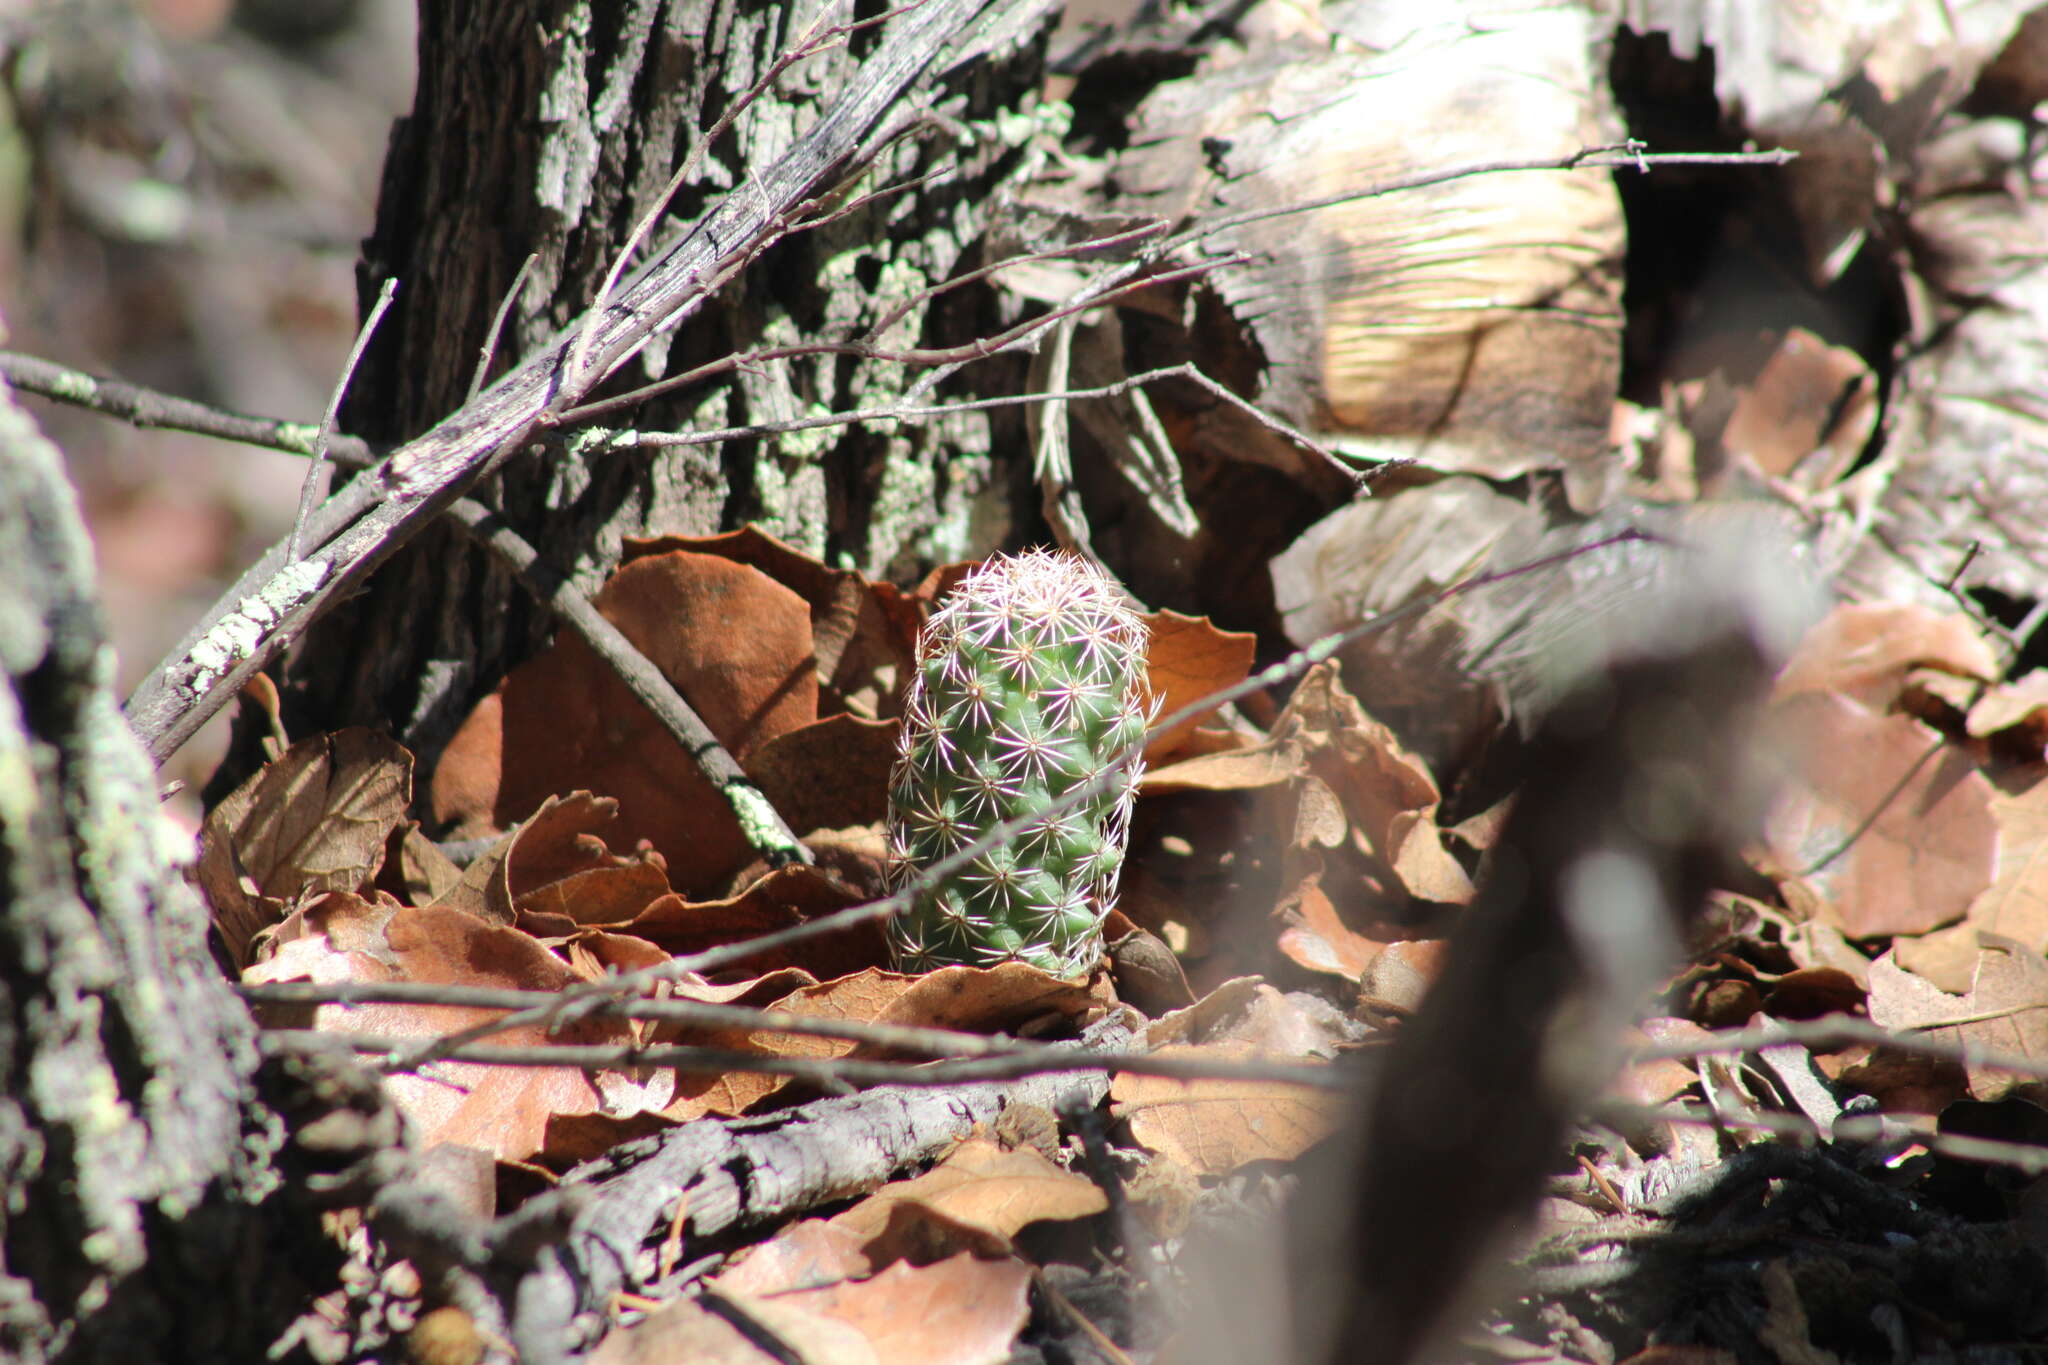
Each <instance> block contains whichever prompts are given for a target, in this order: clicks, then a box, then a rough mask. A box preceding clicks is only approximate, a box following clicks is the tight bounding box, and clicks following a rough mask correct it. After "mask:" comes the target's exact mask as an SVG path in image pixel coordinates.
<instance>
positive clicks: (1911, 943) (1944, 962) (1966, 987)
mask: <svg viewBox="0 0 2048 1365" xmlns="http://www.w3.org/2000/svg"><path fill="white" fill-rule="evenodd" d="M1977 953H1978V948H1977V926H1976V925H1974V924H1970V923H1968V922H1965V923H1962V924H1951V925H1949V926H1948V928H1946V929H1936V930H1935V931H1934V932H1933V933H1931V934H1911V935H1901V936H1900V937H1899V938H1898V940H1897V941H1896V942H1894V943H1893V944H1892V961H1893V962H1894V963H1895V964H1897V965H1898V966H1900V967H1903V968H1905V969H1906V970H1907V971H1909V972H1911V973H1912V974H1913V975H1915V976H1917V977H1920V978H1921V979H1922V980H1924V981H1927V982H1928V983H1930V984H1931V985H1933V986H1935V987H1936V988H1937V989H1939V990H1942V991H1946V992H1947V993H1948V994H1950V995H1968V994H1969V993H1970V986H1971V984H1972V983H1974V982H1975V981H1976V979H1977Z"/></svg>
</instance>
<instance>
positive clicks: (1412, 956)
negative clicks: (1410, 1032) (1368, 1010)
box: [1358, 938, 1450, 1014]
mask: <svg viewBox="0 0 2048 1365" xmlns="http://www.w3.org/2000/svg"><path fill="white" fill-rule="evenodd" d="M1449 951H1450V944H1449V943H1448V942H1447V941H1446V940H1444V939H1440V938H1414V939H1401V940H1398V941H1396V942H1393V943H1389V944H1388V945H1387V946H1386V947H1385V948H1384V949H1383V950H1381V952H1380V954H1379V956H1378V957H1375V958H1374V959H1373V960H1372V966H1371V967H1370V968H1368V969H1367V970H1366V973H1365V975H1364V976H1363V977H1361V978H1360V979H1359V982H1358V988H1359V989H1358V993H1359V995H1360V997H1361V998H1363V999H1366V1000H1370V1001H1373V1002H1374V1003H1375V1004H1378V1005H1380V1006H1382V1007H1384V1006H1389V1005H1391V1006H1393V1007H1394V1008H1395V1009H1398V1010H1402V1011H1405V1012H1407V1013H1409V1014H1413V1013H1414V1012H1415V1011H1416V1010H1418V1009H1420V1008H1421V1007H1422V1000H1423V997H1424V996H1426V995H1428V994H1429V988H1430V987H1431V986H1432V985H1434V984H1436V979H1437V977H1439V976H1441V975H1442V974H1443V970H1444V962H1445V959H1446V958H1447V957H1448V956H1449Z"/></svg>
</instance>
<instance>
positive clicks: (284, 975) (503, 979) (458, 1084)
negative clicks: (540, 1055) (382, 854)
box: [242, 892, 665, 1161]
mask: <svg viewBox="0 0 2048 1365" xmlns="http://www.w3.org/2000/svg"><path fill="white" fill-rule="evenodd" d="M293 921H296V923H294V922H292V921H288V922H287V924H286V925H285V926H283V927H282V928H281V930H280V934H279V940H280V941H279V943H278V946H277V949H276V952H275V953H274V955H273V956H271V957H270V958H269V959H268V960H266V961H263V962H259V963H257V964H255V965H254V966H252V967H250V968H249V970H247V971H246V972H244V973H243V976H242V979H243V980H244V981H245V982H248V983H251V984H256V983H262V982H273V981H299V980H311V981H315V982H319V983H323V984H325V983H332V982H342V981H373V982H391V981H412V982H427V983H434V984H444V985H474V986H502V987H510V988H512V989H516V990H538V991H559V990H561V989H563V988H564V987H566V986H570V985H573V984H576V983H577V982H578V979H579V978H578V976H577V974H576V973H575V971H574V970H573V969H572V968H571V967H570V966H569V964H567V963H566V962H564V961H562V959H560V958H558V957H556V956H555V955H554V954H552V953H550V952H548V951H547V949H545V948H544V947H542V946H541V945H540V944H539V943H538V942H537V941H535V940H534V939H533V938H532V937H531V936H530V935H527V934H524V933H521V932H520V931H519V930H517V929H511V928H507V927H504V926H499V925H492V924H487V923H485V922H484V921H483V920H480V919H478V918H477V917H475V916H474V915H468V914H465V913H463V912H462V911H459V910H452V909H447V908H445V907H427V908H424V909H418V908H414V907H411V906H400V905H398V904H396V903H395V902H386V903H374V902H369V901H365V900H363V899H362V898H361V897H358V896H354V895H351V894H349V893H346V892H330V893H328V894H327V895H326V896H323V897H321V898H320V899H319V900H318V901H315V902H313V903H311V904H309V905H307V906H306V907H305V908H304V909H302V910H301V911H298V912H296V913H295V914H294V916H293ZM287 934H288V935H289V936H287ZM505 1013H506V1011H504V1010H495V1009H476V1008H471V1007H467V1006H452V1005H402V1004H374V1005H320V1006H317V1007H316V1008H315V1011H314V1015H313V1018H312V1020H311V1021H310V1026H311V1027H314V1028H318V1029H323V1030H328V1031H338V1032H346V1033H357V1034H370V1035H373V1036H376V1037H384V1038H397V1039H405V1040H408V1041H415V1042H419V1043H427V1042H430V1041H432V1040H434V1039H436V1038H440V1037H444V1036H446V1035H447V1034H449V1033H452V1032H455V1031H457V1030H459V1029H464V1028H468V1027H470V1026H471V1025H473V1024H479V1023H484V1022H487V1021H490V1020H494V1019H498V1018H501V1017H503V1015H504V1014H505ZM490 1041H491V1042H493V1043H495V1044H500V1045H504V1046H511V1047H521V1046H526V1047H536V1046H538V1047H544V1046H548V1045H550V1044H554V1043H583V1044H593V1043H594V1044H625V1043H629V1042H631V1041H632V1030H631V1026H630V1023H629V1021H627V1020H622V1019H603V1018H591V1019H583V1020H579V1021H576V1022H574V1023H571V1024H567V1025H564V1026H563V1027H561V1028H559V1029H556V1030H552V1031H550V1030H549V1029H547V1028H545V1027H540V1026H534V1025H528V1026H526V1027H523V1028H516V1029H509V1030H506V1031H505V1032H503V1033H499V1034H496V1035H494V1036H493V1037H492V1038H491V1040H490ZM384 1083H385V1085H386V1087H387V1088H388V1089H389V1090H390V1092H391V1095H392V1098H393V1100H394V1101H395V1102H396V1103H397V1105H398V1107H399V1109H400V1110H401V1111H403V1112H404V1114H405V1115H406V1117H407V1119H408V1120H410V1121H411V1122H412V1123H413V1124H414V1125H416V1127H417V1129H418V1131H419V1133H420V1140H421V1144H422V1145H423V1146H432V1145H433V1144H435V1143H439V1142H455V1143H461V1144H463V1145H465V1146H470V1147H476V1148H479V1149H481V1150H483V1151H487V1152H490V1153H491V1154H492V1155H493V1156H495V1157H498V1158H499V1159H501V1160H512V1161H521V1160H528V1159H532V1158H534V1157H538V1156H542V1155H547V1154H548V1153H547V1151H546V1145H547V1136H548V1122H549V1120H550V1119H551V1118H553V1117H555V1116H557V1115H570V1114H588V1113H595V1112H599V1111H601V1110H603V1109H605V1108H607V1107H608V1102H607V1100H606V1097H605V1095H604V1093H603V1092H602V1091H601V1090H600V1089H599V1086H598V1084H597V1083H596V1080H595V1079H594V1078H593V1077H591V1076H590V1075H588V1074H586V1073H585V1071H584V1070H583V1069H582V1068H581V1067H494V1066H484V1065H479V1064H476V1063H470V1062H446V1061H444V1062H435V1063H432V1064H430V1065H429V1066H427V1067H423V1068H421V1070H420V1072H419V1073H418V1074H399V1075H394V1076H390V1077H387V1078H386V1080H385V1082H384ZM664 1098H665V1096H664Z"/></svg>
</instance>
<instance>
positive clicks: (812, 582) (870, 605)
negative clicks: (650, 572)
mask: <svg viewBox="0 0 2048 1365" xmlns="http://www.w3.org/2000/svg"><path fill="white" fill-rule="evenodd" d="M672 550H690V551H695V552H698V553H700V554H708V555H718V556H720V557H721V558H725V559H730V560H732V561H733V562H735V563H738V564H748V565H752V566H753V567H754V568H756V569H759V570H760V571H761V572H762V573H765V574H767V575H768V576H769V577H770V578H772V579H774V580H775V581H776V582H778V583H780V584H782V586H784V587H785V588H788V589H790V590H791V591H792V592H794V593H796V594H797V596H799V597H801V598H803V599H804V601H805V602H806V603H808V604H809V606H810V611H811V638H812V642H813V644H814V645H815V646H816V657H817V673H818V683H819V686H820V687H821V688H823V689H825V691H826V693H827V694H828V695H829V696H830V697H831V698H832V700H833V701H835V702H836V703H837V705H838V707H843V708H844V709H846V710H848V711H851V712H852V713H853V714H855V715H857V716H863V717H867V718H870V719H872V718H874V717H878V716H887V715H893V714H895V707H896V704H897V702H898V701H900V694H901V692H902V688H903V681H904V679H906V678H907V677H908V676H909V673H910V669H911V667H912V665H913V664H914V663H915V661H916V658H917V634H918V630H919V629H920V628H921V627H922V626H923V624H924V620H925V617H926V615H927V614H928V612H929V606H930V604H929V603H928V602H925V601H921V600H918V599H917V598H916V597H914V596H906V595H905V594H904V593H902V592H900V591H898V590H897V588H896V586H895V585H894V584H893V583H871V582H869V581H868V580H867V579H866V578H864V577H862V576H861V575H860V574H858V573H855V572H853V571H852V570H850V569H834V568H830V567H828V566H826V565H825V564H823V563H820V562H819V561H818V560H815V559H813V558H811V557H810V556H809V555H807V554H804V553H803V552H802V551H800V550H797V549H794V548H792V547H791V546H788V545H785V544H783V543H782V542H781V541H779V540H777V539H775V538H774V537H773V536H771V535H768V534H766V533H765V532H763V531H761V530H760V529H758V528H756V527H753V526H743V527H741V528H740V529H739V530H737V531H731V532H728V533H726V534H724V535H717V536H703V537H695V536H662V537H659V538H656V539H650V540H636V539H631V538H629V539H628V540H627V541H626V543H625V550H624V554H623V560H624V561H625V562H628V563H630V562H631V561H633V560H636V559H642V558H645V557H647V556H650V555H660V554H667V553H669V552H670V551H672ZM828 709H833V708H828Z"/></svg>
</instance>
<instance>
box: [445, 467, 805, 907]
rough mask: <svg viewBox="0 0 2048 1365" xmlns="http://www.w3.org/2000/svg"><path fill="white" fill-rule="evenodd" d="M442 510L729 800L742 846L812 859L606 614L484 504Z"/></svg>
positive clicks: (784, 861)
mask: <svg viewBox="0 0 2048 1365" xmlns="http://www.w3.org/2000/svg"><path fill="white" fill-rule="evenodd" d="M448 515H449V516H450V517H452V518H453V519H454V520H455V521H456V522H457V523H459V524H460V525H461V526H462V527H463V528H464V529H465V530H467V531H468V532H469V533H470V535H471V536H473V537H474V538H475V539H476V540H477V542H478V543H479V544H482V545H484V546H486V547H488V548H489V549H490V551H491V553H493V554H495V555H497V556H498V557H499V558H500V559H502V560H503V561H504V562H505V563H506V564H507V565H509V566H510V567H511V569H512V572H513V573H514V574H516V575H517V576H518V578H519V582H520V585H521V586H523V587H524V588H525V589H526V590H527V591H528V592H530V593H532V594H533V595H534V597H535V599H536V600H538V601H539V602H541V603H542V604H543V605H545V606H546V607H547V608H548V609H549V610H551V611H553V612H554V613H555V614H556V615H557V616H559V617H560V618H561V619H562V621H563V623H564V624H565V625H567V626H568V627H569V628H570V629H571V630H573V631H575V632H576V634H577V635H579V636H581V637H582V639H583V641H584V643H586V644H588V645H589V646H590V648H591V649H592V650H593V651H594V652H595V653H596V654H597V656H598V657H599V658H601V659H603V660H604V661H605V662H606V663H607V664H609V665H610V666H611V669H612V671H613V672H614V673H616V674H618V675H619V680H620V681H622V682H624V683H625V684H626V689H627V690H628V691H630V692H631V693H632V694H633V695H634V697H636V698H637V699H638V700H639V702H640V704H641V705H642V706H645V707H646V708H647V709H648V710H649V711H650V712H652V713H653V715H654V717H655V719H656V720H659V721H660V722H661V724H662V728H664V729H666V730H667V731H668V732H669V734H670V735H672V736H673V737H674V738H675V740H676V742H677V743H679V744H681V745H682V746H683V751H684V752H685V753H687V754H689V756H690V761H691V762H693V763H695V764H696V765H697V771H699V772H701V773H702V774H704V777H705V780H706V781H708V782H710V783H711V785H712V786H713V787H714V788H716V789H717V791H718V794H719V795H720V796H721V797H723V798H724V800H725V803H726V805H728V806H729V807H731V809H732V813H733V815H734V816H735V817H736V818H737V819H738V820H739V826H740V832H741V833H742V834H743V835H744V836H745V837H746V840H747V846H748V847H750V848H752V849H753V850H754V851H755V852H756V853H758V854H760V855H761V856H762V857H763V858H765V859H766V860H767V861H768V864H769V865H770V866H771V867H787V866H789V865H790V864H792V863H806V864H808V863H810V862H811V861H812V858H811V852H810V850H809V849H807V848H805V847H804V844H803V841H802V840H800V839H798V838H797V836H796V834H795V832H794V831H792V830H791V829H790V827H789V825H788V824H787V823H786V822H784V820H783V818H782V816H781V814H780V813H779V812H778V811H777V810H776V809H775V806H774V803H772V802H771V801H769V799H768V797H767V796H766V795H765V794H764V793H763V792H762V791H761V789H760V788H759V787H757V786H755V785H754V782H753V779H752V778H750V777H748V776H747V775H746V773H745V772H744V771H742V770H741V768H740V765H739V762H738V760H736V759H735V758H734V757H733V756H732V755H731V754H730V753H729V752H727V750H726V747H725V745H723V744H722V743H720V742H719V739H718V736H716V735H714V734H712V733H711V727H710V726H708V725H706V724H705V723H704V720H703V718H702V717H701V716H699V715H698V714H697V711H696V708H694V707H692V706H691V705H690V703H689V701H688V700H687V699H685V698H684V696H683V695H682V694H681V693H680V692H678V691H676V689H675V686H674V684H672V683H670V682H669V680H668V678H667V677H666V676H665V675H664V674H663V673H662V671H661V670H660V669H658V668H656V667H655V666H654V665H653V664H652V663H650V662H648V659H647V656H646V655H645V654H642V653H641V652H640V650H639V647H638V646H636V645H635V644H634V643H633V642H632V641H631V640H629V639H627V638H626V634H625V632H624V631H622V630H620V629H619V628H618V627H617V626H615V625H613V624H612V623H611V622H610V621H607V620H606V619H605V618H604V616H603V614H602V613H600V612H599V611H598V609H597V608H596V607H594V606H592V605H591V602H590V599H589V598H588V597H585V596H584V595H583V594H582V593H581V592H578V591H577V590H576V588H575V586H574V585H572V584H571V583H570V582H569V581H568V580H567V579H565V578H563V577H562V576H561V575H560V574H558V573H556V572H555V571H554V569H552V568H550V567H549V566H548V565H547V564H545V563H543V562H542V560H541V558H540V555H539V554H538V553H536V552H535V550H534V548H533V547H532V546H531V545H529V544H527V543H526V541H525V539H524V538H523V537H521V536H520V535H519V534H518V532H516V531H514V530H513V529H512V528H511V527H510V526H509V525H507V524H506V523H505V522H504V520H503V519H502V518H501V517H500V516H499V515H498V513H496V512H495V511H493V510H492V509H490V508H487V507H485V506H484V505H483V504H481V503H479V502H476V501H475V500H473V499H470V498H457V499H456V500H455V502H454V503H453V504H451V505H450V507H449V508H448Z"/></svg>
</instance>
